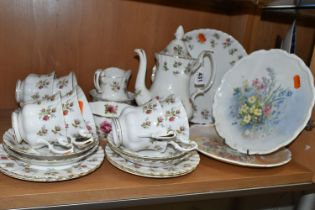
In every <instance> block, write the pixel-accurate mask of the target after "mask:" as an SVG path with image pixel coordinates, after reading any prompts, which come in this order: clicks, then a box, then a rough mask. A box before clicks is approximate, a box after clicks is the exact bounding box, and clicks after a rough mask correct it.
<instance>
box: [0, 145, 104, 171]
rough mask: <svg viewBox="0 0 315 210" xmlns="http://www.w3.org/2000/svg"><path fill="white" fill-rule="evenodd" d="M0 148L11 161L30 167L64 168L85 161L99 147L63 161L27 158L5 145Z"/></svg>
mask: <svg viewBox="0 0 315 210" xmlns="http://www.w3.org/2000/svg"><path fill="white" fill-rule="evenodd" d="M2 147H3V149H4V151H5V152H6V153H7V154H8V155H9V156H10V157H11V158H13V159H16V160H20V161H22V162H25V163H28V164H32V165H40V166H64V165H69V164H73V163H76V162H79V161H80V160H82V159H85V158H86V157H89V156H90V155H91V154H93V153H94V152H95V151H96V150H97V149H98V147H99V145H98V144H95V145H94V147H92V148H91V149H90V150H88V151H86V152H84V153H82V154H80V155H79V156H74V157H70V158H63V159H52V158H50V159H49V160H46V159H43V158H38V157H37V158H36V159H34V158H33V157H28V156H25V155H23V154H20V153H18V152H16V151H14V150H11V149H10V148H8V146H6V144H2Z"/></svg>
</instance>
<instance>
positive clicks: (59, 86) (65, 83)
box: [53, 72, 78, 96]
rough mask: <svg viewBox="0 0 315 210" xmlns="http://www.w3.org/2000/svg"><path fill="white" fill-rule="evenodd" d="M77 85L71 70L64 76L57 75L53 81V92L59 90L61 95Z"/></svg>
mask: <svg viewBox="0 0 315 210" xmlns="http://www.w3.org/2000/svg"><path fill="white" fill-rule="evenodd" d="M77 85H78V82H77V78H76V76H75V74H74V73H73V72H70V73H69V74H68V75H66V76H62V77H58V78H56V79H55V80H54V82H53V93H57V92H59V91H60V93H61V96H64V95H65V94H67V93H69V92H70V91H71V90H73V89H74V88H75V87H76V86H77Z"/></svg>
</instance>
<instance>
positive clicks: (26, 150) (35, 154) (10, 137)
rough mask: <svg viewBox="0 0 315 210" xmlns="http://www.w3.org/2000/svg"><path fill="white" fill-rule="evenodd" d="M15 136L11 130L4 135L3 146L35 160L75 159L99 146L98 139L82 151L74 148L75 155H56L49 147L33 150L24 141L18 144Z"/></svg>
mask: <svg viewBox="0 0 315 210" xmlns="http://www.w3.org/2000/svg"><path fill="white" fill-rule="evenodd" d="M15 138H16V137H15V134H14V130H13V129H12V128H10V129H9V130H7V131H6V132H5V133H4V134H3V144H4V145H5V146H6V147H7V148H8V149H10V150H12V151H15V152H16V153H19V154H20V155H22V156H25V157H29V158H33V159H45V160H62V159H67V158H68V159H69V158H73V157H78V156H80V155H82V154H83V153H85V152H87V151H89V150H90V149H91V148H93V147H95V145H98V144H99V141H98V139H97V140H95V141H94V143H92V144H90V145H89V146H87V147H84V148H82V149H79V148H77V147H74V151H73V153H68V154H56V153H52V152H50V151H49V150H48V148H47V147H42V148H39V149H36V150H34V149H32V147H31V146H30V145H29V144H27V143H25V142H24V141H22V143H21V144H19V143H17V140H15Z"/></svg>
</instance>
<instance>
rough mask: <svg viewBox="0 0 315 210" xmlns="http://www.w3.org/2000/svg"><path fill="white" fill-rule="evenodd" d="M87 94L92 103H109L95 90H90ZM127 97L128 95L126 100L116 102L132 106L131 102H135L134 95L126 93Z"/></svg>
mask: <svg viewBox="0 0 315 210" xmlns="http://www.w3.org/2000/svg"><path fill="white" fill-rule="evenodd" d="M89 93H90V96H92V99H93V101H109V100H107V99H106V98H103V97H102V95H101V94H100V93H98V92H97V91H96V89H92V90H90V92H89ZM127 95H128V98H126V99H122V100H119V101H116V102H121V103H127V104H132V103H133V101H134V100H135V94H134V93H132V92H130V91H128V92H127Z"/></svg>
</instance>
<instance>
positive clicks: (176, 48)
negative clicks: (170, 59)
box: [161, 25, 191, 58]
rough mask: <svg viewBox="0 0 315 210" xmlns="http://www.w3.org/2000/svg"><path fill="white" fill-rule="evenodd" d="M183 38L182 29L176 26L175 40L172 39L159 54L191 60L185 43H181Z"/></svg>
mask: <svg viewBox="0 0 315 210" xmlns="http://www.w3.org/2000/svg"><path fill="white" fill-rule="evenodd" d="M183 37H184V28H183V26H182V25H180V26H178V28H177V30H176V33H175V39H173V40H172V41H171V42H170V43H169V44H168V45H167V47H166V48H165V49H164V50H162V51H161V54H164V55H168V56H177V57H181V58H191V56H190V54H189V52H188V50H187V48H186V46H185V43H184V41H183Z"/></svg>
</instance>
